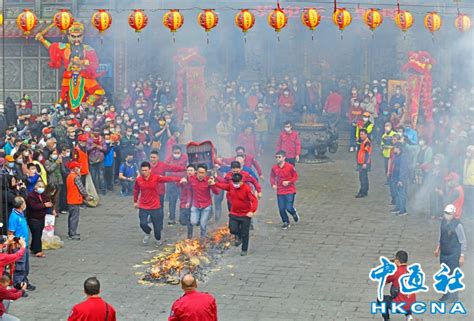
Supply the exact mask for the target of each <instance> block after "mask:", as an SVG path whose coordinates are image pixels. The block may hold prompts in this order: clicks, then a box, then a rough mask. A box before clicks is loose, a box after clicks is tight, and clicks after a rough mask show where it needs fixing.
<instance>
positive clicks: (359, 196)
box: [355, 193, 366, 198]
mask: <svg viewBox="0 0 474 321" xmlns="http://www.w3.org/2000/svg"><path fill="white" fill-rule="evenodd" d="M365 196H366V195H364V194H361V193H358V194H357V195H356V196H355V198H363V197H365Z"/></svg>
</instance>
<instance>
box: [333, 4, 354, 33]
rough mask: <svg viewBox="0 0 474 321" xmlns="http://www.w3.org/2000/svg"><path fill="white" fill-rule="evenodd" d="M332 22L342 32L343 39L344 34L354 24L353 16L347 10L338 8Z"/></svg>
mask: <svg viewBox="0 0 474 321" xmlns="http://www.w3.org/2000/svg"><path fill="white" fill-rule="evenodd" d="M332 21H333V22H334V24H335V25H336V26H337V27H338V28H339V30H340V31H341V39H342V38H343V35H342V32H343V31H344V29H346V27H347V26H349V25H350V24H351V22H352V15H351V13H350V12H349V11H347V10H346V8H336V9H335V10H334V13H333V15H332Z"/></svg>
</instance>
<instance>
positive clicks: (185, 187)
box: [179, 164, 196, 239]
mask: <svg viewBox="0 0 474 321" xmlns="http://www.w3.org/2000/svg"><path fill="white" fill-rule="evenodd" d="M194 176H196V167H194V165H191V164H189V165H188V167H186V177H187V178H188V182H187V183H186V184H179V189H180V194H179V223H180V224H181V225H183V226H186V227H187V230H188V239H191V238H192V237H193V225H192V224H191V203H192V201H193V191H192V189H191V183H190V182H189V181H190V177H194Z"/></svg>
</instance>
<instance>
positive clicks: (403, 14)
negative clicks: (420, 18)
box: [395, 10, 414, 32]
mask: <svg viewBox="0 0 474 321" xmlns="http://www.w3.org/2000/svg"><path fill="white" fill-rule="evenodd" d="M413 22H414V21H413V15H412V14H411V12H410V11H408V10H399V11H397V12H396V13H395V24H396V25H397V27H398V28H399V29H400V30H401V31H403V32H407V30H408V29H410V28H411V27H412V26H413Z"/></svg>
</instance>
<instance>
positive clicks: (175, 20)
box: [1, 4, 472, 41]
mask: <svg viewBox="0 0 474 321" xmlns="http://www.w3.org/2000/svg"><path fill="white" fill-rule="evenodd" d="M288 16H289V15H288V13H287V12H285V10H284V9H282V8H281V7H280V5H279V4H277V7H276V8H275V9H273V10H272V11H271V12H270V13H269V14H268V17H267V20H268V24H269V26H270V27H272V28H273V29H274V30H275V32H277V33H279V32H280V31H281V30H282V29H283V28H285V27H286V25H287V23H288ZM1 18H2V22H1V23H3V16H2V17H1ZM332 20H333V23H334V24H335V25H336V26H337V28H338V29H339V30H340V31H341V38H342V32H343V30H344V29H345V28H347V27H348V26H349V25H350V24H351V22H352V15H351V13H350V12H349V11H348V10H347V9H345V8H338V7H336V6H335V8H334V12H333V15H332ZM363 20H364V23H365V24H366V25H367V26H368V27H369V29H370V30H371V31H372V32H374V31H375V29H377V28H378V27H380V25H381V24H382V22H383V14H382V12H381V11H380V10H378V9H375V8H370V9H367V10H366V11H365V13H364V15H363ZM394 21H395V25H396V26H397V27H398V28H399V29H400V30H401V31H403V32H407V31H408V30H409V29H410V28H411V27H412V26H413V24H414V18H413V15H412V13H411V12H410V11H408V10H400V7H399V6H398V7H397V11H396V12H395V17H394ZM53 22H54V24H55V26H56V27H57V28H58V29H59V30H61V31H62V32H66V31H67V30H68V29H69V28H70V27H71V25H72V24H73V22H74V17H73V15H72V14H71V13H70V12H69V11H68V10H67V9H61V10H60V11H59V12H57V13H56V14H55V15H54V18H53ZM218 22H219V16H218V14H217V13H216V12H215V11H214V10H212V9H205V10H203V11H202V12H201V13H199V15H198V23H199V25H200V26H201V27H202V28H204V30H205V31H206V33H209V32H210V31H211V30H212V29H213V28H215V27H216V26H217V24H218ZM301 22H302V24H303V25H305V26H306V27H307V28H308V29H309V30H311V31H312V32H314V30H315V29H316V28H317V27H318V26H319V24H320V22H321V14H320V13H319V12H318V10H317V9H316V8H305V9H304V10H303V11H302V13H301ZM91 23H92V25H93V26H94V27H95V28H96V29H97V30H98V31H99V34H101V35H102V33H104V32H105V31H106V30H107V29H109V28H110V26H111V25H112V16H111V14H110V13H109V12H108V11H107V10H105V9H99V10H97V11H96V12H95V13H94V14H93V15H92V18H91ZM183 23H184V17H183V15H182V14H181V12H180V11H179V10H178V9H171V10H169V11H168V12H166V13H165V14H164V15H163V25H164V26H165V27H166V28H168V29H169V30H170V31H171V32H172V33H173V41H174V34H175V33H176V32H177V31H178V30H179V29H180V28H181V27H182V25H183ZM16 24H17V27H18V28H19V29H20V30H21V31H23V34H24V35H25V36H29V35H30V33H31V32H32V30H33V29H35V27H36V26H37V24H38V18H37V17H36V15H35V14H34V12H33V11H31V10H30V9H24V10H23V11H22V12H21V13H20V14H19V15H18V17H17V19H16ZM128 24H129V26H130V27H131V28H133V29H134V30H135V32H137V33H139V32H140V31H141V30H143V29H144V28H145V27H146V26H147V24H148V17H147V15H146V14H145V13H144V10H140V9H135V10H133V12H132V13H131V14H130V15H129V16H128ZM423 24H424V26H425V28H426V29H427V30H428V31H429V32H430V33H432V34H434V33H435V32H437V31H439V30H440V28H441V26H442V18H441V16H440V15H439V14H438V13H436V12H429V13H427V14H426V15H425V17H424V20H423ZM235 25H236V26H237V27H238V28H240V29H241V30H242V32H243V33H244V40H245V34H246V33H247V31H248V30H250V29H252V28H253V26H254V25H255V15H254V14H253V13H252V12H251V10H250V9H242V10H240V11H239V12H238V13H237V14H236V15H235ZM454 26H455V28H456V29H457V30H458V31H460V32H467V31H469V30H470V29H471V27H472V23H471V18H470V17H469V16H468V15H466V14H464V13H460V12H459V13H458V16H457V17H456V19H455V21H454ZM312 37H313V35H312ZM278 39H279V38H278ZM208 41H209V39H208Z"/></svg>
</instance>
